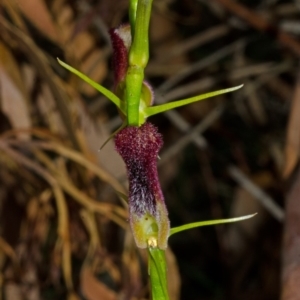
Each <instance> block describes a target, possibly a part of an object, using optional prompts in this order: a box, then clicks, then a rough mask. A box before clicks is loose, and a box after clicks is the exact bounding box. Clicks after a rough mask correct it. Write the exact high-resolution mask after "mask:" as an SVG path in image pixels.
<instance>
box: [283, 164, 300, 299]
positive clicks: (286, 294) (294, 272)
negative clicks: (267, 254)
mask: <svg viewBox="0 0 300 300" xmlns="http://www.w3.org/2000/svg"><path fill="white" fill-rule="evenodd" d="M299 195H300V170H299V169H298V171H297V176H296V179H295V181H294V183H293V185H292V187H291V189H290V191H289V193H288V194H287V197H286V204H285V205H286V221H285V226H284V236H283V238H284V239H283V252H282V276H281V277H282V278H281V279H282V293H281V300H297V299H299V298H300V292H299V282H300V256H299V253H300V236H299V228H300V198H299Z"/></svg>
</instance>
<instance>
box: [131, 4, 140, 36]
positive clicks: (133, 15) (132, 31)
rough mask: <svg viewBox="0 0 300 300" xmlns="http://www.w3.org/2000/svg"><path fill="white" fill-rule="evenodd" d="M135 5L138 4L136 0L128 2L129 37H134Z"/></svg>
mask: <svg viewBox="0 0 300 300" xmlns="http://www.w3.org/2000/svg"><path fill="white" fill-rule="evenodd" d="M137 4H138V0H130V3H129V21H130V27H131V36H134V30H135V18H136V10H137Z"/></svg>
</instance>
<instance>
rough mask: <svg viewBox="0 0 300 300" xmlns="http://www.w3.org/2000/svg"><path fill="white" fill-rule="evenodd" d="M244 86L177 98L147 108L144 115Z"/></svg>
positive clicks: (147, 115)
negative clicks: (181, 98)
mask: <svg viewBox="0 0 300 300" xmlns="http://www.w3.org/2000/svg"><path fill="white" fill-rule="evenodd" d="M242 87H243V84H241V85H239V86H235V87H232V88H228V89H223V90H219V91H214V92H209V93H206V94H202V95H198V96H195V97H191V98H187V99H183V100H177V101H172V102H168V103H164V104H161V105H157V106H151V107H147V108H146V109H145V113H144V115H145V117H150V116H153V115H156V114H159V113H162V112H165V111H168V110H171V109H174V108H177V107H181V106H184V105H188V104H191V103H194V102H198V101H201V100H205V99H208V98H211V97H215V96H219V95H222V94H226V93H230V92H233V91H236V90H238V89H240V88H242Z"/></svg>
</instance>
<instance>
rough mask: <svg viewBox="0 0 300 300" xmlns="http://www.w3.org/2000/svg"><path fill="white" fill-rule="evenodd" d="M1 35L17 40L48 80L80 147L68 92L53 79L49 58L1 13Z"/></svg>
mask: <svg viewBox="0 0 300 300" xmlns="http://www.w3.org/2000/svg"><path fill="white" fill-rule="evenodd" d="M0 35H1V36H2V37H3V38H5V37H6V36H7V35H9V36H10V38H11V39H12V40H14V41H16V42H17V44H18V46H19V47H20V49H21V50H22V51H24V53H26V54H27V57H28V59H29V60H30V61H31V63H32V64H33V65H34V66H36V70H37V72H39V75H40V76H41V78H43V80H44V81H45V82H47V84H48V86H49V88H50V90H51V92H52V94H53V96H54V99H55V101H56V105H57V108H58V110H59V112H60V114H61V119H62V122H63V123H64V125H65V127H66V130H67V132H68V135H69V138H70V140H71V142H72V144H73V146H74V148H75V149H80V143H79V141H78V139H77V137H76V135H75V134H74V132H76V130H75V129H74V126H73V124H72V122H71V120H72V118H71V115H70V113H69V111H68V108H67V106H66V103H67V102H68V101H67V100H68V99H67V96H66V94H65V93H64V92H63V91H62V90H61V89H60V88H59V87H58V85H57V83H56V82H55V81H54V80H53V79H54V78H55V75H54V73H53V71H52V70H51V68H50V67H49V65H48V64H47V58H46V57H45V55H44V54H43V53H42V51H41V50H40V49H39V48H38V47H37V46H36V45H35V44H34V43H33V42H32V40H31V39H30V38H29V37H28V36H26V35H25V34H24V33H23V32H22V31H20V30H19V29H18V28H17V27H15V26H12V25H11V24H9V23H8V22H7V21H6V20H5V19H4V18H3V17H2V16H1V15H0Z"/></svg>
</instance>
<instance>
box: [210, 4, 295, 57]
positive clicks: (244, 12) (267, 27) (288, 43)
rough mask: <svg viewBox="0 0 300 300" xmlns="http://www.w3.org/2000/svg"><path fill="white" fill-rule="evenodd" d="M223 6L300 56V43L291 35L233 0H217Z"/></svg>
mask: <svg viewBox="0 0 300 300" xmlns="http://www.w3.org/2000/svg"><path fill="white" fill-rule="evenodd" d="M215 1H216V2H218V3H220V4H221V5H223V6H224V7H225V8H226V9H228V10H229V11H230V12H232V13H233V14H235V15H237V16H238V17H240V18H241V19H243V20H244V21H246V22H247V23H249V24H250V25H251V26H253V27H254V28H256V29H258V30H260V31H263V32H267V33H270V34H272V35H275V36H276V39H277V40H278V41H279V42H280V43H281V44H282V45H283V46H285V47H286V48H288V49H289V50H291V51H292V52H294V53H295V54H296V55H297V56H300V43H299V42H298V41H296V40H295V39H294V38H292V37H291V36H290V35H288V34H286V33H284V32H282V31H280V30H279V29H278V28H277V27H276V26H274V25H273V24H271V23H269V22H268V21H267V20H265V19H264V18H263V17H261V16H259V15H258V14H257V13H256V12H255V11H253V10H251V9H249V8H247V7H245V6H244V5H242V4H240V3H238V2H236V1H232V0H215Z"/></svg>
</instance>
